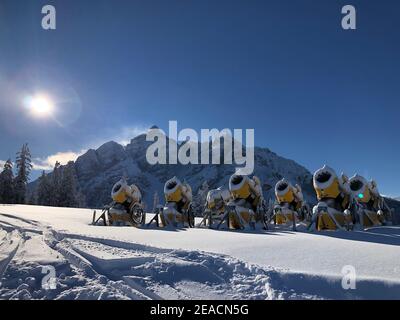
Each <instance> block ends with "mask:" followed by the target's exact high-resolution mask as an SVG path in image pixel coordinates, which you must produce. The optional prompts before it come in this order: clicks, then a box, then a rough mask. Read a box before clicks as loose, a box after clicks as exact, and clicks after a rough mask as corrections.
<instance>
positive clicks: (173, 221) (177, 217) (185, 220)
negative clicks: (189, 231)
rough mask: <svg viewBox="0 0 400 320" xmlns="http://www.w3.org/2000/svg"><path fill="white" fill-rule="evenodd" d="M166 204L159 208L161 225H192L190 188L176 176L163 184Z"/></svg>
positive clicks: (191, 226) (192, 214)
mask: <svg viewBox="0 0 400 320" xmlns="http://www.w3.org/2000/svg"><path fill="white" fill-rule="evenodd" d="M164 195H165V200H166V204H165V206H164V207H163V208H162V209H161V212H160V213H159V214H160V218H161V223H162V226H163V227H166V226H173V227H190V228H193V227H194V213H193V210H192V189H191V187H190V186H189V185H188V184H187V183H182V182H181V181H180V180H179V179H178V178H177V177H173V178H172V179H170V180H168V181H167V182H166V183H165V186H164Z"/></svg>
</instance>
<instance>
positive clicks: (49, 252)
mask: <svg viewBox="0 0 400 320" xmlns="http://www.w3.org/2000/svg"><path fill="white" fill-rule="evenodd" d="M0 241H1V242H0V281H1V285H0V299H365V298H378V299H379V298H391V299H393V298H395V299H396V298H397V299H399V298H400V283H396V282H392V283H390V284H388V283H387V282H383V281H377V280H376V279H375V280H368V279H362V280H359V281H358V282H357V290H354V291H352V290H343V289H342V287H341V279H339V278H337V277H336V278H335V277H328V276H325V277H324V276H317V275H308V274H301V273H290V272H287V270H280V269H276V268H273V267H265V266H263V267H261V266H257V265H254V264H250V263H247V262H244V261H241V260H239V259H236V258H232V257H230V256H227V255H222V254H215V253H206V252H201V251H188V250H177V249H161V248H156V247H151V246H146V245H142V244H136V243H132V242H125V241H120V240H113V239H104V238H98V237H91V236H85V235H80V234H73V233H70V232H64V231H58V230H55V229H53V228H52V227H51V226H49V225H47V224H44V223H40V222H38V221H34V220H29V219H25V218H22V217H19V216H16V215H12V214H3V213H0ZM47 265H51V266H53V267H54V268H55V271H56V279H57V280H56V281H57V286H56V289H54V290H45V289H43V288H42V283H41V282H42V279H43V277H44V274H42V270H43V266H47Z"/></svg>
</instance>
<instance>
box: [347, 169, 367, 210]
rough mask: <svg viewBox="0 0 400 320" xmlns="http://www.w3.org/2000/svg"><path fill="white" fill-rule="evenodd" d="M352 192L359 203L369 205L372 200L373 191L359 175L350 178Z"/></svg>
mask: <svg viewBox="0 0 400 320" xmlns="http://www.w3.org/2000/svg"><path fill="white" fill-rule="evenodd" d="M349 184H350V191H351V193H352V194H353V196H354V198H356V199H357V201H358V202H362V203H368V202H369V201H370V200H371V198H372V195H371V190H370V188H369V183H368V181H367V180H366V179H365V178H364V177H362V176H359V175H355V176H353V177H351V178H350V181H349Z"/></svg>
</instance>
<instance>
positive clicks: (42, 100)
mask: <svg viewBox="0 0 400 320" xmlns="http://www.w3.org/2000/svg"><path fill="white" fill-rule="evenodd" d="M28 109H29V110H30V111H31V112H32V114H33V115H34V116H37V117H48V116H50V115H51V114H52V112H53V109H54V105H53V102H52V101H51V99H50V98H49V97H47V96H45V95H36V96H33V97H31V98H30V99H29V101H28Z"/></svg>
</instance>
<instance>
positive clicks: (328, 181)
mask: <svg viewBox="0 0 400 320" xmlns="http://www.w3.org/2000/svg"><path fill="white" fill-rule="evenodd" d="M313 185H314V189H315V192H316V194H317V199H318V201H319V202H318V204H317V205H316V206H315V207H314V208H313V217H312V223H311V225H310V227H311V226H314V227H315V228H316V229H317V230H318V231H321V230H337V229H347V230H349V229H352V227H353V222H354V216H353V213H352V208H351V195H350V190H349V186H348V178H347V177H346V176H345V175H344V174H342V175H341V177H338V176H337V174H336V172H335V171H334V170H333V169H332V168H330V167H328V166H326V165H325V166H324V167H323V168H321V169H318V170H317V171H316V172H315V173H314V176H313Z"/></svg>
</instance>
